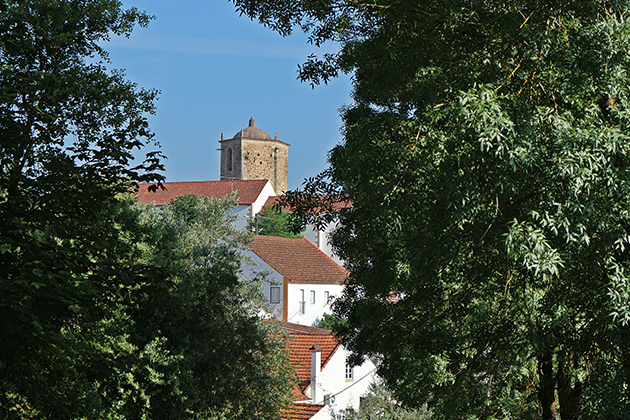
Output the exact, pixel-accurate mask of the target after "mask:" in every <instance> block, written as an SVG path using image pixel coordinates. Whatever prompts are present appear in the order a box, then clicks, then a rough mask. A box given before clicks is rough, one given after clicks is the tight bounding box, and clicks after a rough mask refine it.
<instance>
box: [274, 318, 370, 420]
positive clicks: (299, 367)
mask: <svg viewBox="0 0 630 420" xmlns="http://www.w3.org/2000/svg"><path fill="white" fill-rule="evenodd" d="M283 328H284V330H285V331H286V332H287V333H288V335H289V352H290V354H291V359H290V362H291V364H292V365H293V366H294V367H295V370H296V374H297V381H296V385H295V387H294V390H293V395H294V398H295V399H294V403H293V405H292V406H291V407H290V409H289V411H288V413H286V414H287V415H285V417H284V418H289V415H290V416H291V417H290V418H291V419H296V418H298V419H313V420H329V419H330V418H331V414H332V411H340V410H343V409H347V408H354V409H355V410H358V409H359V404H360V402H361V396H362V395H364V394H365V393H367V391H368V388H369V386H370V384H371V383H372V382H374V380H375V379H376V373H375V372H376V366H375V365H374V363H372V361H371V360H369V359H367V360H366V361H365V362H364V363H363V364H362V365H360V366H351V365H350V364H348V356H349V352H348V351H347V350H346V349H345V348H344V347H343V346H342V345H340V344H339V342H338V341H337V339H336V338H335V336H334V335H333V334H332V333H331V332H330V331H328V330H325V329H321V328H315V327H308V326H304V325H298V324H293V323H286V322H285V323H283ZM308 416H310V417H308Z"/></svg>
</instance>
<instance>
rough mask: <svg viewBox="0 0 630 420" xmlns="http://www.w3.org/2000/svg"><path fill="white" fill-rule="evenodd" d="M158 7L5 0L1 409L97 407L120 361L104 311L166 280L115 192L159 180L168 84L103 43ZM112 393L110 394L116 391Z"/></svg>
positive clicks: (15, 412) (0, 91)
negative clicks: (157, 148) (148, 77)
mask: <svg viewBox="0 0 630 420" xmlns="http://www.w3.org/2000/svg"><path fill="white" fill-rule="evenodd" d="M148 20H149V17H148V16H147V15H145V14H143V13H139V12H138V11H137V10H135V9H129V10H124V9H122V8H121V5H120V3H119V2H117V1H112V0H101V1H79V0H64V1H62V0H59V1H45V2H44V1H14V0H3V1H0V336H1V337H2V346H0V407H1V408H0V410H1V411H2V416H4V417H8V418H15V417H18V418H19V417H20V416H24V417H28V418H30V417H29V416H32V417H36V416H42V417H46V416H51V415H54V416H55V417H56V418H78V417H82V416H86V417H94V413H96V412H98V411H99V410H100V409H101V408H102V406H101V404H103V402H102V401H101V400H100V396H99V395H98V392H94V389H93V385H94V384H95V383H96V382H97V381H100V380H101V378H102V377H104V376H108V375H110V374H111V372H112V370H113V369H114V368H115V366H116V365H117V364H119V363H120V361H121V359H120V357H121V351H123V350H121V349H117V350H112V346H111V345H110V343H108V341H109V340H110V337H108V336H107V334H106V333H105V332H104V330H103V328H102V326H101V323H102V322H103V317H104V315H106V314H108V313H110V312H111V311H112V309H113V306H112V305H114V302H116V301H117V300H118V299H119V298H120V296H121V295H124V294H126V293H128V292H129V290H130V289H131V288H134V287H136V286H137V285H140V284H153V283H155V282H157V283H159V282H160V281H159V279H156V277H154V274H155V273H154V272H152V270H150V269H149V268H146V267H143V266H142V265H141V264H136V263H135V262H134V253H135V250H134V245H133V243H132V242H130V241H129V240H127V239H126V238H125V237H124V236H125V235H128V233H127V232H128V226H127V223H128V222H129V220H128V219H126V218H125V217H124V216H123V215H122V213H121V212H123V210H122V208H121V204H120V203H119V202H118V201H117V199H116V196H117V195H118V194H120V193H121V192H126V191H128V190H129V188H130V187H131V186H132V185H133V184H132V183H133V182H137V181H140V180H147V181H149V180H160V179H161V176H160V175H158V174H157V173H156V171H158V170H160V169H161V168H162V167H161V164H160V162H159V157H160V154H159V152H149V153H148V154H147V155H146V159H144V160H142V159H141V160H140V163H139V164H136V165H135V166H134V167H132V165H131V162H132V155H131V152H132V150H133V149H135V148H140V147H143V146H145V145H147V144H150V143H151V142H152V137H153V134H152V133H151V132H150V131H149V130H148V126H147V121H146V115H147V113H150V112H153V99H154V98H155V95H156V93H155V92H154V91H146V90H142V89H138V88H137V87H136V86H135V85H134V84H133V83H131V82H128V81H127V80H125V78H124V76H123V74H122V73H121V72H115V71H114V72H110V71H107V70H106V69H105V67H104V65H103V63H102V59H103V57H104V55H105V52H104V51H103V50H102V48H101V47H100V46H99V44H100V43H101V42H102V41H104V40H107V39H108V38H109V37H110V36H111V35H128V34H129V33H130V31H131V30H132V28H133V26H135V25H136V24H141V25H144V24H146V23H147V21H148ZM106 404H108V403H106Z"/></svg>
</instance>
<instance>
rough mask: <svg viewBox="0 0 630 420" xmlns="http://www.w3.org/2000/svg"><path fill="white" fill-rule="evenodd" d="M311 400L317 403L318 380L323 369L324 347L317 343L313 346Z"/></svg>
mask: <svg viewBox="0 0 630 420" xmlns="http://www.w3.org/2000/svg"><path fill="white" fill-rule="evenodd" d="M309 350H311V352H312V353H311V400H312V404H317V381H318V380H319V372H320V371H321V369H322V347H321V346H320V345H319V344H315V345H314V346H313V347H311V348H310V349H309Z"/></svg>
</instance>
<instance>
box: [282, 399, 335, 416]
mask: <svg viewBox="0 0 630 420" xmlns="http://www.w3.org/2000/svg"><path fill="white" fill-rule="evenodd" d="M324 407H326V406H325V405H320V404H299V403H298V404H291V405H290V406H289V408H288V409H287V410H284V412H283V413H282V420H309V419H310V418H311V417H313V416H314V415H315V414H317V413H318V412H319V410H321V409H322V408H324Z"/></svg>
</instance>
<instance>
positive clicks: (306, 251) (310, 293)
mask: <svg viewBox="0 0 630 420" xmlns="http://www.w3.org/2000/svg"><path fill="white" fill-rule="evenodd" d="M249 249H250V251H251V252H250V253H249V256H250V258H251V259H252V262H253V265H250V266H248V267H245V268H244V270H243V271H244V275H252V273H253V272H256V271H265V272H267V273H268V279H269V281H268V282H266V283H265V285H264V290H263V292H264V294H265V296H266V298H267V300H268V303H269V312H270V313H271V314H272V315H273V316H274V317H275V318H276V319H278V320H281V321H284V322H292V323H295V324H300V325H313V324H316V323H317V322H318V321H319V320H320V319H321V318H322V317H323V315H324V314H325V313H328V314H330V313H332V311H331V309H330V302H331V301H332V299H333V298H334V297H336V296H339V295H340V294H341V290H342V287H343V282H344V281H345V279H346V278H347V277H348V272H347V271H346V270H345V269H344V268H343V267H341V266H340V265H339V264H337V263H336V262H335V261H333V260H332V259H331V258H330V257H329V256H328V255H326V254H325V253H324V252H322V251H321V250H320V249H318V248H317V247H316V246H315V245H314V244H313V243H312V242H310V241H309V240H308V239H305V238H300V239H292V238H281V237H277V236H264V235H259V236H255V237H254V238H253V239H252V241H251V243H250V244H249Z"/></svg>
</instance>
